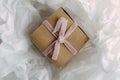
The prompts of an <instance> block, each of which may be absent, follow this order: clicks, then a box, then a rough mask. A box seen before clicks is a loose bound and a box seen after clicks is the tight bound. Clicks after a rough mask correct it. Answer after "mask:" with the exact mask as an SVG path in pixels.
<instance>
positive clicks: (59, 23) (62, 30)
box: [30, 8, 89, 68]
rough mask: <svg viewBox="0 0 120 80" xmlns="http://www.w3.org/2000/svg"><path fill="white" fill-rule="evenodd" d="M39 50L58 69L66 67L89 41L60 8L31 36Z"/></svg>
mask: <svg viewBox="0 0 120 80" xmlns="http://www.w3.org/2000/svg"><path fill="white" fill-rule="evenodd" d="M30 39H31V40H32V42H33V43H34V44H35V45H36V46H37V48H38V49H39V50H40V51H41V52H42V53H43V54H44V55H45V56H46V57H47V58H48V59H50V61H52V62H53V63H54V64H55V65H56V66H57V67H59V68H60V67H62V66H63V65H65V64H66V63H67V62H68V61H69V60H70V59H71V58H72V57H73V56H74V55H75V54H77V53H78V52H79V50H80V49H81V48H82V47H83V46H84V44H85V43H86V42H87V41H88V40H89V38H88V36H87V35H86V34H85V32H84V31H83V30H82V29H81V28H80V26H79V25H78V24H77V23H76V22H75V21H74V20H73V19H72V18H71V17H70V15H69V14H68V13H67V12H66V11H65V10H64V9H63V8H59V9H58V10H57V11H56V12H54V13H53V14H52V15H51V16H50V17H48V19H47V20H45V21H43V23H42V24H41V25H40V26H39V27H38V28H37V29H36V30H35V31H33V33H32V34H31V35H30Z"/></svg>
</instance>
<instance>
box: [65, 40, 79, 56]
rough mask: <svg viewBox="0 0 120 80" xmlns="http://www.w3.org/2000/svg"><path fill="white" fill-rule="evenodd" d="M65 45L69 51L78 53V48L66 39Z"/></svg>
mask: <svg viewBox="0 0 120 80" xmlns="http://www.w3.org/2000/svg"><path fill="white" fill-rule="evenodd" d="M64 45H65V46H66V47H67V48H68V49H69V51H70V52H71V53H72V54H73V55H75V54H76V53H77V50H76V49H75V48H74V47H73V46H72V45H71V44H70V43H69V42H67V41H66V40H65V41H64Z"/></svg>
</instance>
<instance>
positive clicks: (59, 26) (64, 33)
mask: <svg viewBox="0 0 120 80" xmlns="http://www.w3.org/2000/svg"><path fill="white" fill-rule="evenodd" d="M67 22H68V20H66V19H65V18H64V17H60V18H59V19H58V21H57V23H56V25H55V28H54V29H53V27H52V25H51V24H50V23H49V22H48V21H47V20H45V21H44V22H43V24H44V25H45V27H46V28H47V29H48V30H49V31H50V32H51V33H52V34H53V35H54V37H55V38H56V40H55V41H53V42H52V43H51V44H50V45H49V46H48V48H47V49H45V50H44V51H43V54H44V55H45V56H47V55H48V54H49V53H50V51H51V50H53V55H52V59H53V60H57V58H58V54H59V51H60V44H61V43H63V44H64V45H65V46H66V47H67V49H68V50H69V51H70V52H71V53H72V54H73V55H75V54H76V53H77V50H76V49H75V48H74V47H73V46H72V45H71V44H70V43H69V42H68V41H66V40H65V39H66V38H68V37H69V36H70V35H71V33H72V32H73V31H74V30H75V29H76V27H77V23H76V22H74V23H73V24H72V25H71V26H70V28H69V29H68V30H66V26H67ZM58 31H59V34H57V33H56V32H58Z"/></svg>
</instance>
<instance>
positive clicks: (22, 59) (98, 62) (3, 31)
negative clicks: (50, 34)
mask: <svg viewBox="0 0 120 80" xmlns="http://www.w3.org/2000/svg"><path fill="white" fill-rule="evenodd" d="M119 5H120V1H119V0H0V80H120V8H119V7H120V6H119ZM59 7H64V8H65V10H66V11H67V12H69V14H70V15H71V16H72V18H73V19H74V20H76V21H77V23H79V25H80V26H81V28H82V29H83V30H84V31H85V32H86V33H87V35H88V36H89V37H90V40H89V42H88V43H87V44H86V45H85V46H84V47H83V48H82V49H81V50H80V52H79V54H77V55H76V56H74V57H73V58H72V60H70V62H69V63H68V64H67V65H65V67H63V68H62V69H57V68H56V67H55V66H54V65H53V64H52V63H51V62H50V61H48V60H47V59H46V58H45V57H44V56H43V55H41V54H40V52H39V50H38V49H37V48H36V47H35V46H34V45H33V44H32V42H31V41H30V39H29V34H30V33H31V32H32V31H34V30H35V29H36V28H37V27H38V26H39V25H40V24H41V23H42V21H43V20H45V19H46V18H47V17H48V16H50V15H51V14H52V13H53V12H54V11H55V10H56V9H57V8H59Z"/></svg>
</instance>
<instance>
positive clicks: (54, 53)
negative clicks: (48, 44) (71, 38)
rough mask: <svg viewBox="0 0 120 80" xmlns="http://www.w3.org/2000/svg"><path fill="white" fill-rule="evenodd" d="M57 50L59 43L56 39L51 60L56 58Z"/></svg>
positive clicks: (58, 49)
mask: <svg viewBox="0 0 120 80" xmlns="http://www.w3.org/2000/svg"><path fill="white" fill-rule="evenodd" d="M59 51H60V43H59V42H58V41H56V43H55V46H54V51H53V55H52V59H53V60H57V58H58V55H59Z"/></svg>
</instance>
